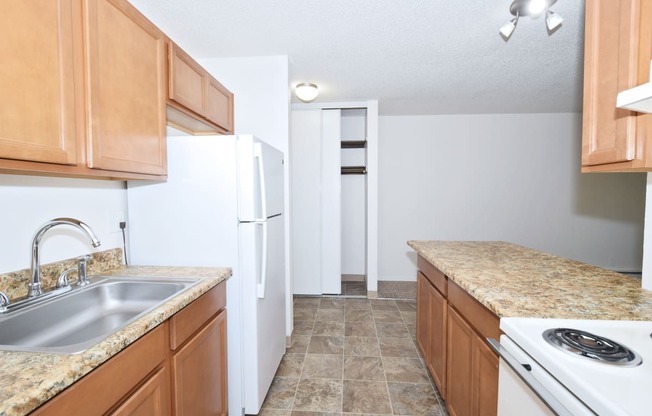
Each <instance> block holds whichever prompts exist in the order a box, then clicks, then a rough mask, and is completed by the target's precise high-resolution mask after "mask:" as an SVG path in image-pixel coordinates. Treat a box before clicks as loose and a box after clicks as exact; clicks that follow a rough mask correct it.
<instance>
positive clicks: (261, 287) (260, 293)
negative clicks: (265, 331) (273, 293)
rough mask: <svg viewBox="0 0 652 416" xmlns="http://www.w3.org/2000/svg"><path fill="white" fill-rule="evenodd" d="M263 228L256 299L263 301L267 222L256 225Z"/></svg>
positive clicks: (265, 278)
mask: <svg viewBox="0 0 652 416" xmlns="http://www.w3.org/2000/svg"><path fill="white" fill-rule="evenodd" d="M256 224H257V225H260V226H261V227H263V247H262V251H263V252H262V256H261V264H260V280H259V281H258V290H257V292H258V299H265V289H266V288H265V287H266V286H267V222H266V221H265V222H259V223H256Z"/></svg>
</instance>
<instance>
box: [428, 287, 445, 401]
mask: <svg viewBox="0 0 652 416" xmlns="http://www.w3.org/2000/svg"><path fill="white" fill-rule="evenodd" d="M428 293H429V298H430V299H429V300H430V317H431V318H430V340H429V343H428V345H429V347H428V358H427V359H426V365H427V366H428V369H429V370H430V374H432V378H433V380H434V381H435V385H436V386H437V388H438V389H439V393H440V394H441V397H442V398H443V399H444V400H446V320H447V315H448V303H447V301H446V298H444V296H443V295H442V294H441V293H439V291H438V290H437V289H435V288H434V287H433V286H429V287H428Z"/></svg>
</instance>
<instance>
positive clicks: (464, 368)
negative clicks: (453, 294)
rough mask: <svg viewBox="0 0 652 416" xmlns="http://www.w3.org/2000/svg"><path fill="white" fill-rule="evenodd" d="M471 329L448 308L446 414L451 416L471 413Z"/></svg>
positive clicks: (468, 415) (466, 415) (472, 335)
mask: <svg viewBox="0 0 652 416" xmlns="http://www.w3.org/2000/svg"><path fill="white" fill-rule="evenodd" d="M474 336H475V334H474V333H473V329H471V327H470V326H469V325H468V324H467V323H466V321H464V319H463V318H462V317H461V316H460V315H459V314H458V313H457V312H456V311H455V310H454V309H453V308H451V307H450V306H449V307H448V345H447V348H448V370H447V389H446V391H447V398H446V405H447V407H448V413H449V414H451V415H452V416H470V415H472V414H473V413H472V411H473V408H474V406H473V403H472V400H471V397H472V396H471V391H472V385H473V380H472V378H473V365H472V358H473V337H474Z"/></svg>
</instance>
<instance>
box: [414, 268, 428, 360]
mask: <svg viewBox="0 0 652 416" xmlns="http://www.w3.org/2000/svg"><path fill="white" fill-rule="evenodd" d="M429 289H430V283H429V282H428V280H427V279H426V278H425V276H424V275H423V274H421V272H418V273H417V345H418V346H419V349H420V350H421V354H422V355H423V358H424V360H425V361H426V362H428V352H429V351H430V321H431V318H430V296H429V292H430V290H429Z"/></svg>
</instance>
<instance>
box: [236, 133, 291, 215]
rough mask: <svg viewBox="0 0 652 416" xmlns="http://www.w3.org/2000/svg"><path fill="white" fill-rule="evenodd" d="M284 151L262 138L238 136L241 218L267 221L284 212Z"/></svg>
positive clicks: (239, 205) (239, 212) (239, 206)
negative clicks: (261, 139) (263, 140)
mask: <svg viewBox="0 0 652 416" xmlns="http://www.w3.org/2000/svg"><path fill="white" fill-rule="evenodd" d="M283 163H284V162H283V152H281V151H280V150H277V149H275V148H274V147H272V146H270V145H268V144H267V143H265V142H262V141H260V140H259V139H257V138H255V137H253V136H249V135H241V136H238V189H239V193H238V197H239V198H238V217H239V220H240V221H245V222H249V221H264V220H265V219H267V218H270V217H273V216H275V215H278V214H281V213H282V212H283V204H284V200H283Z"/></svg>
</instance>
